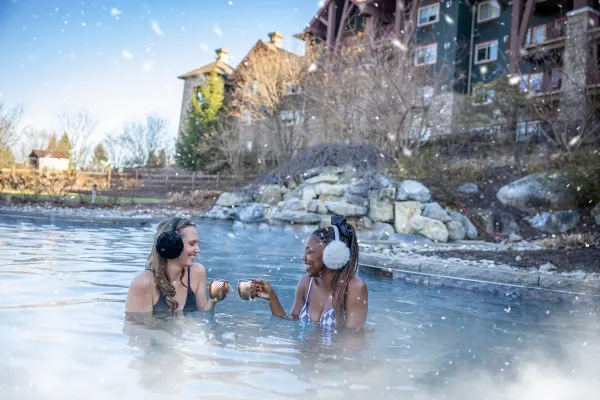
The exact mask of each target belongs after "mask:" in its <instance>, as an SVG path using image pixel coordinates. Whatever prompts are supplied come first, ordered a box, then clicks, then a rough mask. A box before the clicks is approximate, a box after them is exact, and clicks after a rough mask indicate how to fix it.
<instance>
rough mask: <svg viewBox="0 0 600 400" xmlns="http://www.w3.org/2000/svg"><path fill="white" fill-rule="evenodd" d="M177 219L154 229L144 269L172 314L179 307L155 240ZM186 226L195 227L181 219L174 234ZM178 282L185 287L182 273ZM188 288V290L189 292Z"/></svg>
mask: <svg viewBox="0 0 600 400" xmlns="http://www.w3.org/2000/svg"><path fill="white" fill-rule="evenodd" d="M176 218H177V217H171V218H168V219H166V220H164V221H161V222H160V223H159V224H158V226H157V227H156V232H155V233H154V240H153V243H152V251H151V252H150V255H148V259H147V260H146V269H147V270H148V271H151V272H152V274H153V275H154V281H155V282H156V286H158V290H159V291H160V293H161V294H162V295H163V296H165V301H166V302H167V305H168V306H169V309H170V310H171V312H174V311H175V310H177V308H178V307H179V303H178V302H177V300H175V286H173V284H172V283H171V280H170V279H169V273H168V270H167V265H168V260H167V259H166V258H164V257H161V256H160V255H159V254H158V251H156V239H157V238H158V236H159V235H160V234H161V233H163V232H169V231H171V229H172V228H173V223H174V222H175V219H176ZM188 226H196V225H195V224H194V223H193V222H192V221H190V220H189V219H186V218H182V219H181V221H179V223H178V224H177V228H176V230H175V231H176V232H177V234H181V231H182V230H183V229H184V228H187V227H188ZM179 281H180V282H181V284H182V285H183V286H185V287H187V286H186V285H185V284H184V283H183V271H182V273H181V276H180V277H179ZM189 289H190V288H188V290H189Z"/></svg>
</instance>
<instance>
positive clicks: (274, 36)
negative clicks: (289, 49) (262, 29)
mask: <svg viewBox="0 0 600 400" xmlns="http://www.w3.org/2000/svg"><path fill="white" fill-rule="evenodd" d="M269 37H270V38H271V43H273V44H274V45H275V46H277V47H279V48H281V40H282V39H283V35H282V34H281V33H279V32H271V33H269Z"/></svg>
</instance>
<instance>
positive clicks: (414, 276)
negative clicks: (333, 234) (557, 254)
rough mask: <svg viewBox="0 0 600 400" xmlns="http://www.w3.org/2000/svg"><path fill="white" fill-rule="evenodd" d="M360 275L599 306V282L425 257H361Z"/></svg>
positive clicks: (362, 255) (373, 255)
mask: <svg viewBox="0 0 600 400" xmlns="http://www.w3.org/2000/svg"><path fill="white" fill-rule="evenodd" d="M359 266H360V268H361V271H363V272H365V273H367V274H370V275H378V276H385V277H388V278H392V279H400V280H403V281H405V282H409V283H415V284H421V285H426V286H446V287H453V288H462V289H467V290H476V291H485V292H491V293H496V294H504V295H506V296H510V297H513V298H514V297H518V298H523V299H530V298H532V299H541V300H553V301H582V300H583V301H594V302H600V280H584V279H574V278H567V277H562V276H555V275H544V274H539V273H538V274H536V273H525V272H515V271H504V270H498V269H492V268H486V267H483V266H482V267H473V266H469V265H463V264H459V263H457V262H453V261H446V260H438V259H432V258H430V257H426V256H414V255H412V256H410V258H400V257H391V256H385V255H379V254H369V253H366V254H361V255H360V259H359Z"/></svg>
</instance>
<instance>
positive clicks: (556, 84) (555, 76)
mask: <svg viewBox="0 0 600 400" xmlns="http://www.w3.org/2000/svg"><path fill="white" fill-rule="evenodd" d="M561 86H562V71H561V70H560V69H553V70H552V90H559V89H560V88H561Z"/></svg>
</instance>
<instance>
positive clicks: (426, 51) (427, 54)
mask: <svg viewBox="0 0 600 400" xmlns="http://www.w3.org/2000/svg"><path fill="white" fill-rule="evenodd" d="M436 62H437V43H433V44H429V45H427V46H422V47H418V48H417V49H416V52H415V65H416V66H419V65H430V64H435V63H436Z"/></svg>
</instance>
